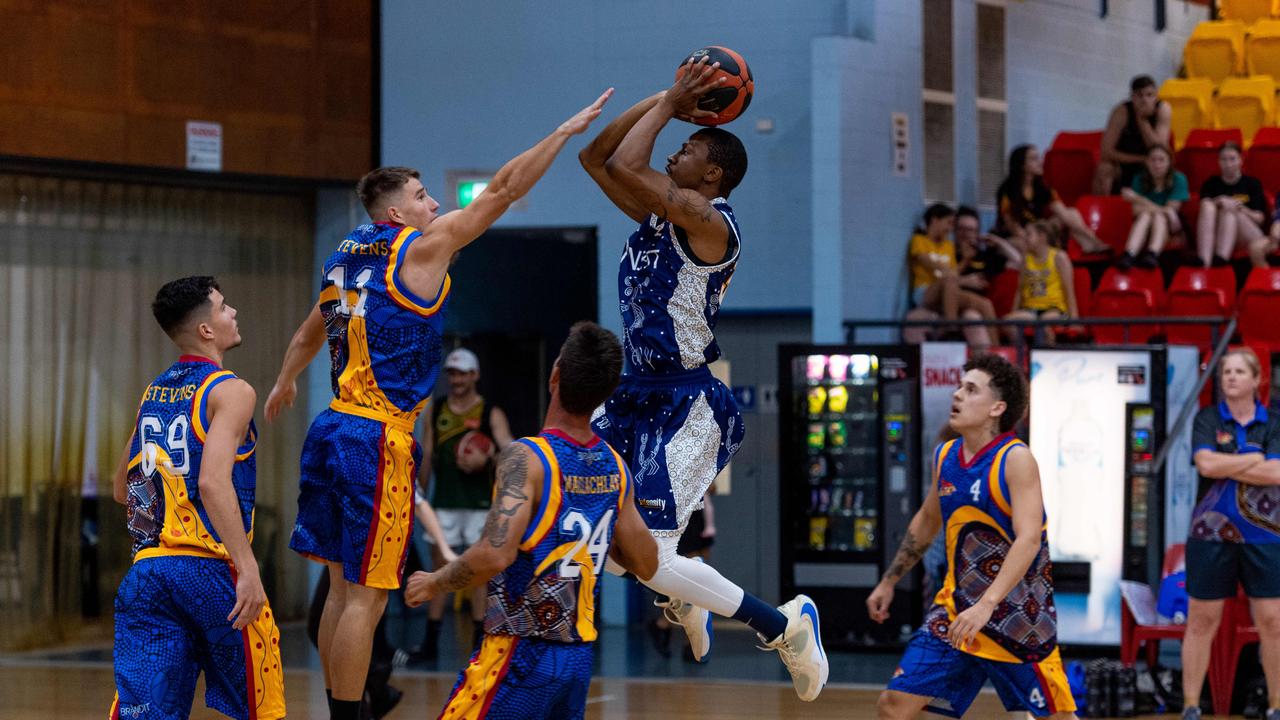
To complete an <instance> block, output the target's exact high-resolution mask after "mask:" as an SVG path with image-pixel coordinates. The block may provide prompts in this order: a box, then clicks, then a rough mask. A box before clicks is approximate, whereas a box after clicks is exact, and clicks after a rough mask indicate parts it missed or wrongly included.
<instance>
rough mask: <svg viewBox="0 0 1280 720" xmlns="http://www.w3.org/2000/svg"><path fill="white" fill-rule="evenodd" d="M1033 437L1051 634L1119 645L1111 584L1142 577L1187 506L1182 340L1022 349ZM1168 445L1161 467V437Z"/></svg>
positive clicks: (1190, 485) (1187, 390)
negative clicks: (1053, 619) (1179, 424)
mask: <svg viewBox="0 0 1280 720" xmlns="http://www.w3.org/2000/svg"><path fill="white" fill-rule="evenodd" d="M1030 359H1031V362H1030V375H1031V410H1030V445H1031V451H1032V452H1033V453H1034V454H1035V457H1036V461H1037V463H1038V466H1039V469H1040V485H1041V490H1042V494H1043V497H1044V506H1045V513H1046V514H1047V516H1048V521H1049V527H1048V534H1049V551H1050V556H1051V557H1052V559H1053V564H1054V581H1055V584H1056V594H1055V600H1056V604H1057V609H1058V638H1059V640H1061V641H1062V642H1064V643H1076V644H1091V645H1118V644H1119V642H1120V594H1119V581H1120V580H1121V579H1122V578H1123V579H1135V580H1141V581H1144V582H1150V581H1151V580H1152V579H1153V576H1152V573H1158V572H1159V569H1160V561H1161V558H1163V555H1164V551H1165V549H1166V548H1167V547H1168V545H1169V544H1172V543H1175V542H1182V539H1183V538H1185V537H1186V527H1187V522H1188V521H1189V517H1190V514H1191V508H1192V506H1193V504H1194V497H1193V494H1194V491H1195V472H1194V468H1193V467H1191V463H1190V457H1191V449H1190V430H1191V428H1190V424H1189V423H1188V424H1187V426H1186V427H1184V428H1182V430H1181V431H1180V432H1179V434H1178V435H1177V436H1176V437H1174V436H1172V435H1171V434H1170V431H1171V430H1172V428H1171V426H1172V424H1173V422H1174V421H1175V420H1176V417H1177V414H1178V411H1179V409H1181V407H1182V405H1183V404H1184V403H1185V402H1187V401H1188V400H1189V399H1190V398H1191V391H1192V390H1193V389H1194V385H1195V380H1196V376H1197V373H1198V370H1199V353H1198V351H1197V350H1196V348H1193V347H1184V346H1152V347H1117V348H1098V347H1089V348H1083V349H1035V350H1032V351H1031V358H1030ZM1166 441H1169V442H1172V443H1174V444H1173V446H1172V448H1171V451H1170V453H1169V456H1168V460H1167V462H1166V463H1165V464H1164V466H1163V467H1162V468H1159V469H1158V471H1157V468H1155V466H1154V457H1155V454H1156V453H1157V452H1158V451H1159V449H1160V447H1161V446H1162V445H1163V443H1164V442H1166Z"/></svg>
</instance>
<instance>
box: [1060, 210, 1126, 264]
mask: <svg viewBox="0 0 1280 720" xmlns="http://www.w3.org/2000/svg"><path fill="white" fill-rule="evenodd" d="M1076 209H1077V210H1079V211H1080V215H1081V216H1082V217H1083V218H1084V224H1085V225H1088V226H1089V229H1090V230H1093V232H1094V233H1096V234H1097V236H1098V237H1099V238H1100V239H1101V240H1102V241H1103V242H1105V243H1106V244H1107V245H1110V246H1111V248H1112V249H1113V250H1114V251H1115V252H1117V253H1121V252H1124V244H1125V241H1127V240H1128V239H1129V226H1130V225H1132V224H1133V207H1132V206H1130V205H1129V201H1128V200H1125V199H1124V198H1122V197H1120V196H1119V195H1085V196H1084V197H1082V198H1080V199H1079V200H1077V201H1076ZM1067 252H1068V253H1069V255H1070V257H1071V261H1072V262H1076V261H1078V260H1083V261H1085V262H1089V261H1090V260H1094V259H1096V258H1101V257H1103V256H1101V255H1092V256H1090V255H1085V254H1084V253H1083V252H1082V251H1081V250H1080V245H1079V243H1077V242H1076V240H1075V238H1071V240H1070V242H1069V244H1068V245H1067Z"/></svg>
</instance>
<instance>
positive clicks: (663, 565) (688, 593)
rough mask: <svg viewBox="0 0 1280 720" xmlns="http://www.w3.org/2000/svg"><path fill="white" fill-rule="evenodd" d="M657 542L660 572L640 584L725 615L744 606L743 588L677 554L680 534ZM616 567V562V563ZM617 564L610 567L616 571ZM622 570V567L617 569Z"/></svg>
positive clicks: (656, 538) (709, 568)
mask: <svg viewBox="0 0 1280 720" xmlns="http://www.w3.org/2000/svg"><path fill="white" fill-rule="evenodd" d="M654 540H656V541H657V542H658V571H657V572H656V573H654V574H653V577H652V578H649V579H648V580H642V581H641V583H642V584H643V585H644V586H645V587H647V588H649V589H650V590H653V591H654V592H657V593H661V594H663V595H669V596H671V597H673V598H676V599H679V600H683V601H685V602H687V603H691V604H693V605H697V606H698V607H702V608H706V609H707V610H710V611H711V612H713V613H715V614H717V615H722V616H724V617H733V614H734V613H735V612H737V611H738V608H740V607H742V596H743V595H744V594H745V593H744V592H743V590H742V588H740V587H738V586H737V585H734V584H733V583H732V582H730V581H729V580H727V579H726V578H725V577H724V576H723V575H721V574H720V573H719V572H717V571H716V569H715V568H713V567H711V566H710V565H707V564H706V563H701V562H698V561H696V560H690V559H689V558H687V557H684V556H683V555H679V554H677V553H676V545H677V544H679V542H680V538H678V537H655V538H654ZM613 566H614V567H616V563H614V564H613ZM614 567H608V570H609V572H614ZM618 569H621V568H618Z"/></svg>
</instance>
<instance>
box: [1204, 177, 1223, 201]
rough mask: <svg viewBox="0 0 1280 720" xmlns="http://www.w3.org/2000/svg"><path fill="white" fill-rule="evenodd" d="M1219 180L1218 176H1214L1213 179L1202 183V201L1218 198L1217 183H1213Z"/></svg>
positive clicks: (1209, 178) (1207, 179) (1206, 179)
mask: <svg viewBox="0 0 1280 720" xmlns="http://www.w3.org/2000/svg"><path fill="white" fill-rule="evenodd" d="M1217 179H1218V176H1217V175H1214V176H1212V177H1207V178H1205V180H1204V182H1202V183H1200V199H1201V200H1205V199H1207V198H1211V197H1217V196H1218V194H1219V193H1218V192H1216V188H1215V183H1214V182H1213V181H1214V180H1217Z"/></svg>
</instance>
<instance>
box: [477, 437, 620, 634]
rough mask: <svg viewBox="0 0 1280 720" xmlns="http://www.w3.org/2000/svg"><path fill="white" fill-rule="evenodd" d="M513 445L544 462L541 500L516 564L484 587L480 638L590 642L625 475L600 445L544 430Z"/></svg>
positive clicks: (610, 451) (596, 441)
mask: <svg viewBox="0 0 1280 720" xmlns="http://www.w3.org/2000/svg"><path fill="white" fill-rule="evenodd" d="M516 442H518V443H522V444H524V445H525V447H527V448H529V449H530V450H532V451H533V453H534V455H535V456H536V457H537V458H538V460H539V461H541V463H542V477H543V482H542V499H541V502H540V503H539V505H538V511H537V514H536V515H535V516H534V517H533V518H531V519H530V521H529V528H528V530H526V531H525V534H524V537H523V538H521V542H520V552H519V554H518V555H517V556H516V560H515V562H513V563H512V564H511V565H510V567H508V568H507V569H506V570H505V571H503V572H502V573H501V574H499V575H498V576H497V577H495V578H493V579H492V580H490V581H489V599H488V603H487V606H488V607H487V609H486V611H485V617H484V627H485V632H487V633H489V634H491V635H516V636H520V637H528V638H538V639H541V640H554V641H558V642H570V643H571V642H591V641H593V640H595V639H596V624H595V607H596V601H597V600H599V598H600V587H599V584H598V580H599V577H600V572H601V571H602V570H604V564H605V559H606V557H607V556H608V554H609V545H610V543H611V542H612V540H613V526H614V523H616V522H617V520H618V512H619V511H620V510H621V509H622V507H623V505H622V503H623V502H624V501H625V500H626V497H627V486H628V485H629V484H630V481H631V478H630V474H629V472H628V471H627V468H626V464H625V463H623V462H622V458H620V457H619V456H618V454H617V453H616V452H614V450H613V448H611V447H609V445H608V443H606V442H605V441H603V440H601V439H600V438H595V439H594V440H593V441H592V442H591V443H589V444H587V445H582V444H581V443H578V442H577V441H575V440H573V439H572V438H570V437H569V436H568V435H565V434H563V433H561V432H559V431H557V430H546V431H543V433H542V434H541V435H538V436H537V437H528V438H521V439H519V440H517V441H516Z"/></svg>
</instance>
